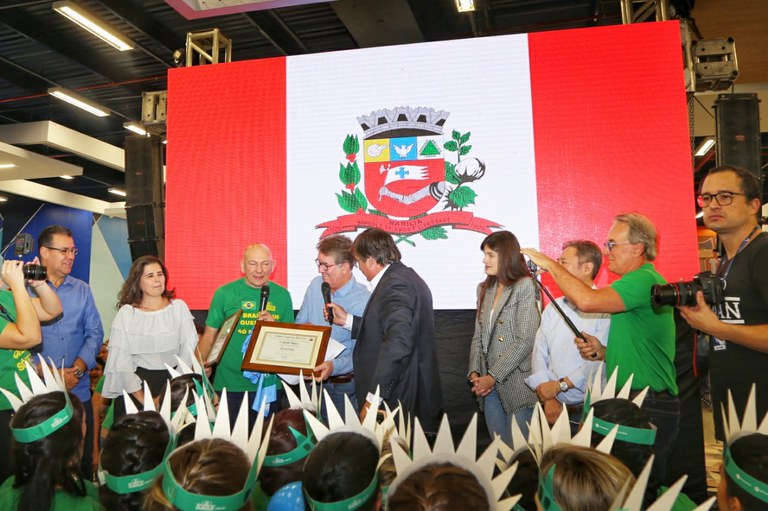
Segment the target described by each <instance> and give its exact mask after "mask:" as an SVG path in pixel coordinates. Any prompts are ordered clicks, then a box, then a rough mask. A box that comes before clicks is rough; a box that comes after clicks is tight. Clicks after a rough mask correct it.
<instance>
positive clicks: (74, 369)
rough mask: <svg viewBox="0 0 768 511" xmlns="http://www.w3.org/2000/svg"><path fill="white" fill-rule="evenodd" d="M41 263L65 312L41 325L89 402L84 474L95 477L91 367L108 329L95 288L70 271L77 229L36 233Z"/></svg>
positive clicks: (53, 354)
mask: <svg viewBox="0 0 768 511" xmlns="http://www.w3.org/2000/svg"><path fill="white" fill-rule="evenodd" d="M37 247H38V251H39V253H40V263H41V264H42V265H43V266H45V267H46V268H47V270H48V285H49V286H50V287H51V288H52V289H53V290H54V291H55V292H56V294H57V295H58V296H59V299H60V300H61V306H62V308H63V309H64V313H63V314H62V315H61V316H59V317H58V318H56V319H55V320H53V321H50V322H46V323H43V324H42V329H43V350H42V354H43V356H44V357H45V359H46V361H47V360H48V359H49V358H50V359H51V360H53V363H54V364H56V366H57V369H58V368H60V367H61V364H62V362H63V364H64V383H65V384H66V385H67V389H69V391H70V392H72V393H73V394H74V395H76V396H77V397H78V398H80V401H82V402H83V406H84V407H85V414H86V419H85V421H86V426H87V428H88V431H87V433H86V435H85V445H84V448H83V460H82V472H83V478H84V479H85V480H87V481H90V480H91V475H92V474H91V472H92V454H93V408H92V406H91V390H90V377H89V375H88V371H89V370H90V369H92V368H93V366H95V365H96V355H98V353H99V350H100V349H101V344H102V343H103V342H104V328H103V327H102V325H101V318H100V317H99V311H98V310H97V309H96V303H95V302H94V300H93V294H92V293H91V288H90V287H89V286H88V284H86V283H85V282H83V281H82V280H80V279H76V278H74V277H72V276H70V273H71V272H72V265H73V264H74V262H75V256H76V255H77V248H75V240H74V239H73V238H72V231H70V230H69V229H67V228H66V227H64V226H61V225H50V226H48V227H46V228H45V229H43V231H42V232H41V233H40V236H38V238H37Z"/></svg>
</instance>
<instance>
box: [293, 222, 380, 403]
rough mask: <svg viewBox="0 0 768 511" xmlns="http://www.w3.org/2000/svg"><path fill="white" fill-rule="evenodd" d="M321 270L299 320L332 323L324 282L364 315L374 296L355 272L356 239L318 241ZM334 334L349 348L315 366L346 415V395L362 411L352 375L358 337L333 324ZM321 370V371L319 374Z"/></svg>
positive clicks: (338, 300)
mask: <svg viewBox="0 0 768 511" xmlns="http://www.w3.org/2000/svg"><path fill="white" fill-rule="evenodd" d="M317 251H318V253H317V259H315V264H317V271H318V273H319V274H320V275H319V276H317V277H315V278H314V279H312V282H311V283H310V284H309V287H308V288H307V291H306V293H305V294H304V301H303V302H302V303H301V309H299V313H298V315H297V316H296V323H311V324H313V325H323V326H326V325H328V324H329V323H328V320H327V319H326V318H327V316H326V315H325V314H324V311H325V305H326V304H325V300H324V299H323V294H322V291H321V286H322V284H323V282H327V283H328V285H329V286H330V289H331V301H332V302H333V303H337V304H339V305H341V306H342V307H343V308H344V309H345V310H347V311H349V312H350V313H351V314H353V315H355V316H362V315H363V312H364V311H365V306H366V304H367V303H368V298H369V297H370V296H371V293H370V291H369V290H368V287H367V286H365V285H363V284H361V283H359V282H357V280H355V277H354V275H352V268H354V266H355V258H354V256H353V254H352V240H350V239H349V238H348V237H347V236H342V235H334V236H328V237H326V238H323V239H321V240H320V242H319V243H318V244H317ZM331 337H332V338H333V339H335V340H337V341H339V342H340V343H341V344H343V345H344V346H345V348H346V349H345V350H344V351H342V352H341V354H340V355H339V356H338V357H336V358H335V359H333V360H329V361H327V362H323V363H322V364H320V365H319V366H317V367H316V368H315V373H316V377H317V379H320V380H324V381H325V380H328V381H327V382H326V383H325V384H324V386H323V388H325V389H326V390H327V391H328V395H329V396H330V397H331V399H332V400H333V404H334V405H336V409H337V410H339V411H340V412H341V413H342V414H343V410H344V395H345V394H346V395H347V396H348V397H349V400H350V401H351V402H352V404H353V405H354V407H355V410H358V407H357V399H356V396H355V382H354V374H352V353H353V352H354V350H355V340H354V339H352V332H351V331H350V330H349V329H345V328H344V327H341V326H337V325H333V326H332V328H331ZM317 373H320V374H319V375H317Z"/></svg>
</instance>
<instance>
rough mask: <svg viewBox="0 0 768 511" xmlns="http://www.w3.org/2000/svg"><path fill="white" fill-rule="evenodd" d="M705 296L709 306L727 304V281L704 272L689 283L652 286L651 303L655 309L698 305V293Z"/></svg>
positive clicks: (709, 272)
mask: <svg viewBox="0 0 768 511" xmlns="http://www.w3.org/2000/svg"><path fill="white" fill-rule="evenodd" d="M698 291H701V292H702V293H703V294H704V300H705V301H706V302H707V303H708V304H709V305H722V304H723V303H725V281H724V280H723V279H722V278H720V277H718V276H717V275H715V274H714V273H712V272H711V271H704V272H701V273H699V274H697V275H696V276H695V277H693V279H692V280H690V281H688V282H674V283H672V284H663V285H661V284H656V285H655V286H651V302H652V303H653V305H654V306H655V307H661V306H662V305H672V306H675V307H678V306H681V305H687V306H692V305H696V292H698Z"/></svg>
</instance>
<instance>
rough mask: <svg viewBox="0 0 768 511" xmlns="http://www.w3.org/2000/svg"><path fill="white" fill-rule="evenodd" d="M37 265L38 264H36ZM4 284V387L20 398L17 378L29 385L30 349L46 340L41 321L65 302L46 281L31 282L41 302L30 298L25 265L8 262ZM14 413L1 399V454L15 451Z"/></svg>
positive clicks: (0, 350) (0, 467)
mask: <svg viewBox="0 0 768 511" xmlns="http://www.w3.org/2000/svg"><path fill="white" fill-rule="evenodd" d="M35 262H37V261H35ZM0 277H2V279H3V282H5V284H7V285H8V287H9V288H10V290H7V289H3V290H0V387H2V388H4V389H7V390H10V391H11V392H13V393H15V394H17V395H18V389H17V388H16V380H15V377H14V375H16V374H18V375H19V377H20V378H21V379H22V381H24V382H25V383H27V384H29V382H28V381H27V373H26V371H25V362H26V361H28V360H30V358H31V355H30V353H29V351H27V350H28V349H29V348H32V347H34V346H37V345H38V344H40V342H41V340H42V333H41V330H40V321H41V320H43V321H47V320H50V319H53V318H55V317H57V316H58V315H60V314H61V302H60V301H59V298H58V297H57V296H56V293H54V292H53V291H52V290H51V289H48V286H47V285H46V283H45V280H30V281H29V285H30V286H31V287H33V288H34V289H35V290H36V291H37V292H38V296H39V298H30V297H29V295H28V294H27V290H26V288H25V286H24V267H23V263H22V262H21V261H4V262H3V267H2V273H0ZM12 413H13V409H12V407H11V404H10V403H9V402H8V400H7V399H6V398H5V397H4V396H2V395H0V452H1V453H9V452H10V451H11V431H10V429H9V424H10V422H11V415H12ZM10 470H11V467H10V459H9V458H8V456H0V480H5V479H6V478H7V477H8V476H9V475H11V474H10Z"/></svg>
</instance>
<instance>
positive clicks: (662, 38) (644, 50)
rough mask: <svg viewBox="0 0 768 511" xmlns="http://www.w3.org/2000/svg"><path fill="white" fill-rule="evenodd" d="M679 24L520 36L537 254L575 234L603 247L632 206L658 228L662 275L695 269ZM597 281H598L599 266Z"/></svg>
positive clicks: (555, 250) (684, 274)
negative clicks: (526, 62) (529, 106)
mask: <svg viewBox="0 0 768 511" xmlns="http://www.w3.org/2000/svg"><path fill="white" fill-rule="evenodd" d="M679 30H680V29H679V26H678V24H677V22H669V23H639V24H635V25H625V26H612V27H604V28H592V29H582V30H567V31H557V32H541V33H536V34H530V35H529V36H528V40H529V52H530V66H531V91H532V101H533V120H534V143H535V150H536V176H537V195H538V210H539V229H540V234H539V239H540V246H541V249H542V250H543V251H545V252H546V253H548V254H550V255H554V256H556V255H557V254H559V253H560V249H561V246H562V243H563V242H564V241H566V240H569V239H575V238H587V239H591V240H593V241H595V242H597V243H598V244H602V242H603V241H605V240H606V234H607V233H608V230H609V228H610V225H611V219H612V217H613V216H614V215H616V214H618V213H621V212H625V211H630V210H634V211H639V212H641V213H644V214H646V215H648V216H649V217H650V218H651V219H652V220H653V221H654V223H655V224H656V226H657V228H658V230H659V234H660V240H661V243H660V250H659V257H658V259H657V261H656V267H657V269H658V270H659V271H660V272H661V273H662V275H664V276H665V277H666V278H667V279H668V280H677V279H680V278H686V279H688V278H690V277H691V276H693V274H694V273H696V272H697V271H698V260H697V245H696V222H695V220H694V215H695V208H694V201H693V172H692V168H691V149H690V140H689V138H688V111H687V106H686V97H685V89H684V84H683V64H682V57H681V47H680V35H679ZM613 279H615V275H611V276H610V280H613ZM598 280H599V285H604V284H606V283H607V281H608V280H609V279H608V276H607V269H605V268H604V269H603V270H602V272H601V275H600V277H599V279H598Z"/></svg>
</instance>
